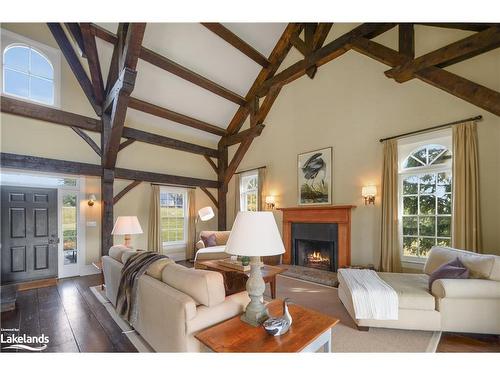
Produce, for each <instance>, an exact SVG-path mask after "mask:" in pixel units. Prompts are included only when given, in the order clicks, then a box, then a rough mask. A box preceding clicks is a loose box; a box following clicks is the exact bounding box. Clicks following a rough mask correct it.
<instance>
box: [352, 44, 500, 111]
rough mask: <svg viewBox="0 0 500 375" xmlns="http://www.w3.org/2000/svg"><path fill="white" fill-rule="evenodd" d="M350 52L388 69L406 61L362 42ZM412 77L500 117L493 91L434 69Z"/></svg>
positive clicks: (497, 96) (499, 97) (498, 100)
mask: <svg viewBox="0 0 500 375" xmlns="http://www.w3.org/2000/svg"><path fill="white" fill-rule="evenodd" d="M352 49H353V50H355V51H357V52H359V53H362V54H364V55H366V56H369V57H371V58H373V59H375V60H377V61H379V62H382V63H384V64H386V65H389V66H391V67H396V66H399V65H402V64H404V63H406V62H407V61H408V58H407V57H406V56H405V55H403V54H401V53H399V52H397V51H395V50H393V49H391V48H388V47H386V46H384V45H382V44H379V43H376V42H373V41H371V40H368V39H365V38H359V39H358V40H356V41H354V42H353V43H352ZM415 77H416V78H418V79H420V80H421V81H424V82H426V83H428V84H430V85H432V86H434V87H437V88H439V89H441V90H443V91H446V92H448V93H450V94H452V95H454V96H456V97H458V98H461V99H463V100H465V101H467V102H469V103H471V104H474V105H476V106H478V107H480V108H483V109H485V110H487V111H488V112H491V113H493V114H495V115H497V116H500V93H498V92H497V91H494V90H491V89H489V88H487V87H484V86H482V85H478V84H477V83H474V82H472V81H469V80H467V79H465V78H462V77H459V76H457V75H456V74H453V73H450V72H448V71H446V70H444V69H441V68H437V67H434V66H431V67H428V68H426V69H424V70H421V71H418V72H416V73H415Z"/></svg>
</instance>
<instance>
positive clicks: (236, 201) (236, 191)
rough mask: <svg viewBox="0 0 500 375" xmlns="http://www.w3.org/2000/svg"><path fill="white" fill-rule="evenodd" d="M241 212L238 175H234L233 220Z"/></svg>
mask: <svg viewBox="0 0 500 375" xmlns="http://www.w3.org/2000/svg"><path fill="white" fill-rule="evenodd" d="M240 211H241V202H240V175H239V174H234V218H235V219H236V216H237V215H238V212H240Z"/></svg>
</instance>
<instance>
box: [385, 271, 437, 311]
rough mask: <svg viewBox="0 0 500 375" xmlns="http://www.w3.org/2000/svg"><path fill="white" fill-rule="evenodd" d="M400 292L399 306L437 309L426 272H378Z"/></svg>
mask: <svg viewBox="0 0 500 375" xmlns="http://www.w3.org/2000/svg"><path fill="white" fill-rule="evenodd" d="M377 274H378V275H379V276H380V278H381V279H382V280H384V281H385V282H386V283H387V284H389V285H390V286H391V287H392V288H393V289H394V290H395V291H396V293H397V294H398V299H399V308H400V309H409V310H435V307H436V301H435V298H434V296H433V295H432V294H431V293H430V292H429V289H428V287H429V277H428V276H427V275H424V274H413V273H389V272H377Z"/></svg>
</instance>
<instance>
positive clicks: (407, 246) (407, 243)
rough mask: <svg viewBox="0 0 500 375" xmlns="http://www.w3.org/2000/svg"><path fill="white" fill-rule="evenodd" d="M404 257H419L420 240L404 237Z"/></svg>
mask: <svg viewBox="0 0 500 375" xmlns="http://www.w3.org/2000/svg"><path fill="white" fill-rule="evenodd" d="M403 255H404V256H410V257H415V256H417V255H418V238H417V237H403Z"/></svg>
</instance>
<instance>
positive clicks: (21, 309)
mask: <svg viewBox="0 0 500 375" xmlns="http://www.w3.org/2000/svg"><path fill="white" fill-rule="evenodd" d="M185 265H186V266H189V265H188V264H185ZM190 266H192V264H190ZM99 283H100V279H99V275H91V276H84V277H76V278H70V279H62V280H59V281H58V284H57V286H51V287H45V288H39V289H32V290H26V291H23V292H19V293H18V300H17V309H16V310H15V311H10V312H7V313H2V316H1V327H2V328H18V329H19V330H20V334H24V333H25V334H27V335H37V336H38V335H40V334H42V333H44V334H45V335H47V336H49V339H50V342H49V344H48V349H47V351H49V352H137V350H136V349H135V347H134V346H133V345H132V344H131V342H130V341H129V339H128V338H127V336H126V335H125V334H123V333H122V330H121V329H120V327H118V325H117V324H116V323H115V322H114V320H113V319H112V318H111V316H110V315H109V314H108V312H107V311H106V308H105V307H104V306H103V305H102V304H101V303H100V302H99V301H98V300H97V298H96V297H95V296H94V294H93V293H92V292H91V291H90V289H89V287H90V286H94V285H99ZM9 334H10V333H8V332H7V335H9ZM4 335H5V332H4ZM437 352H440V353H445V352H448V353H450V352H451V353H467V352H495V353H499V352H500V336H498V335H478V334H461V333H449V332H444V333H443V334H442V337H441V341H440V342H439V345H438V348H437Z"/></svg>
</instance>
